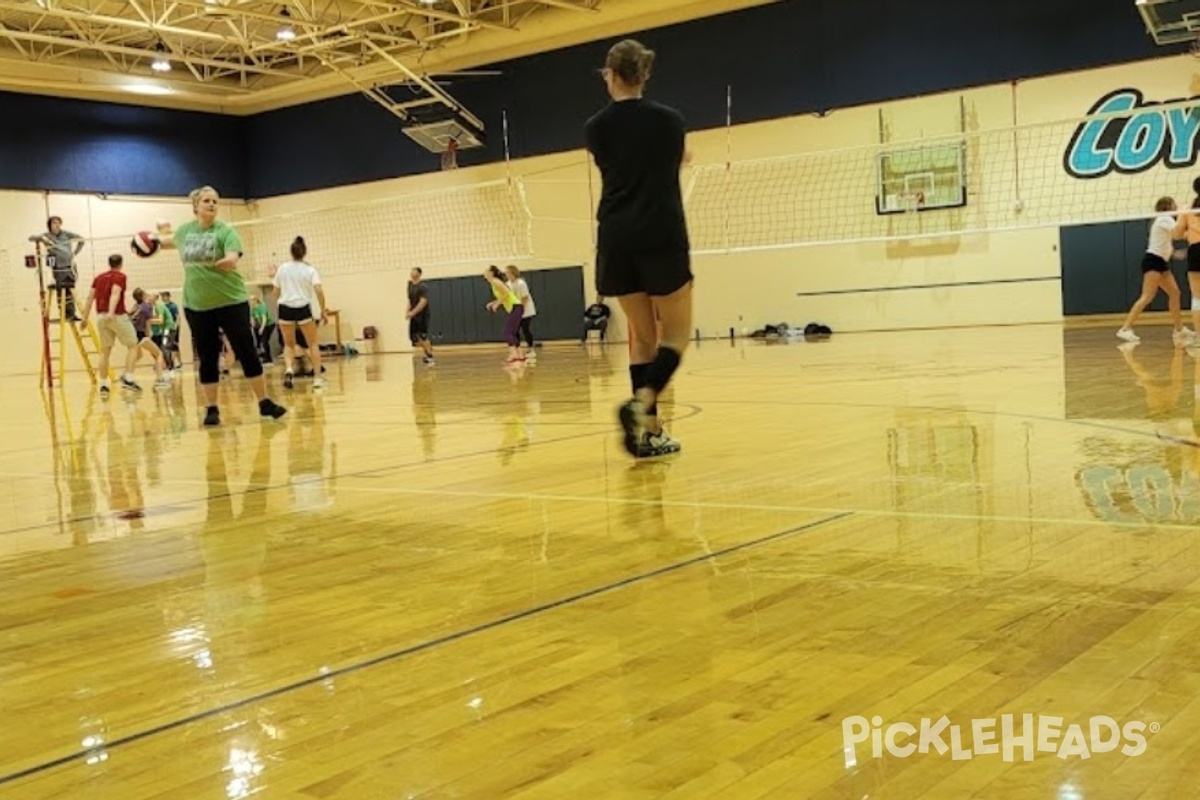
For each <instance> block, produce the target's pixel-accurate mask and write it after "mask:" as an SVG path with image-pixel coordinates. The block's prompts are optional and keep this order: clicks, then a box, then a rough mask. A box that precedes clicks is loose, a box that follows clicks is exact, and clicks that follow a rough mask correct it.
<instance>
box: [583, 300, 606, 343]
mask: <svg viewBox="0 0 1200 800" xmlns="http://www.w3.org/2000/svg"><path fill="white" fill-rule="evenodd" d="M611 316H612V311H611V310H610V309H609V307H608V306H607V305H605V304H604V298H603V297H597V298H596V302H595V303H592V304H591V305H590V306H588V307H587V310H586V311H584V312H583V341H584V342H586V341H587V337H588V331H600V341H602V342H603V341H604V339H605V336H606V335H607V332H608V318H609V317H611Z"/></svg>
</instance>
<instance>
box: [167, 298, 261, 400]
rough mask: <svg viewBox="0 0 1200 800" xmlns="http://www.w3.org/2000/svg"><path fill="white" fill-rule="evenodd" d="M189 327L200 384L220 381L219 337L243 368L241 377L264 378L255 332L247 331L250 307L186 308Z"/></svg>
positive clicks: (250, 329)
mask: <svg viewBox="0 0 1200 800" xmlns="http://www.w3.org/2000/svg"><path fill="white" fill-rule="evenodd" d="M183 313H184V314H185V315H186V316H187V321H188V327H189V328H191V330H192V341H193V342H194V343H195V347H196V356H197V358H199V359H200V383H202V384H205V383H219V382H220V380H221V366H220V364H221V350H222V347H221V333H222V331H223V332H224V333H225V338H226V339H228V340H229V346H230V347H231V348H233V354H234V355H235V356H236V357H237V360H238V363H240V364H241V365H242V374H243V375H245V376H246V377H247V378H257V377H258V376H259V375H262V374H263V367H262V361H260V360H259V358H258V348H257V347H255V344H254V329H253V328H251V327H250V304H249V303H237V304H235V305H232V306H222V307H220V308H212V309H209V310H208V311H194V310H192V309H190V308H185V309H184V310H183Z"/></svg>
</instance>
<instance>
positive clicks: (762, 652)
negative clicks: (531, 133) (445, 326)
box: [0, 324, 1200, 800]
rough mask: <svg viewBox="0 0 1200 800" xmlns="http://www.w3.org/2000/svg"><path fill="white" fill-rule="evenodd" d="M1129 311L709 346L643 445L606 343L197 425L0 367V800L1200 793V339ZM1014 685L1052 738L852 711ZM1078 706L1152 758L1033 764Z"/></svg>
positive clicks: (363, 382) (972, 715)
mask: <svg viewBox="0 0 1200 800" xmlns="http://www.w3.org/2000/svg"><path fill="white" fill-rule="evenodd" d="M1113 330H1114V326H1112V325H1108V324H1105V325H1103V326H1099V327H1095V328H1086V327H1085V328H1077V329H1076V328H1072V329H1068V328H1064V327H1063V326H1059V325H1046V326H1027V327H1011V328H990V329H970V330H959V331H919V332H910V333H892V334H857V335H835V336H834V337H833V338H832V339H831V340H829V341H826V342H821V343H803V342H794V343H787V344H763V343H756V342H741V341H739V342H737V343H730V342H704V343H702V344H700V345H699V347H697V348H695V349H692V350H691V351H689V353H688V354H687V357H686V360H685V362H684V366H683V368H682V370H681V373H680V374H679V377H678V385H677V393H676V395H675V397H674V400H673V402H672V403H671V404H667V405H666V407H667V408H668V410H669V413H670V414H671V415H672V416H673V417H674V419H675V422H674V425H673V431H674V433H675V434H676V436H677V437H678V438H679V439H680V440H681V441H682V442H683V444H684V447H685V451H684V453H683V454H682V455H680V456H678V457H676V458H675V459H674V460H672V461H667V462H663V463H646V464H637V465H634V464H632V463H631V462H630V460H629V459H628V458H626V457H625V456H624V455H623V453H622V452H620V451H619V448H618V446H617V441H616V437H615V435H614V432H613V422H612V417H613V409H614V406H615V404H616V403H617V402H618V401H619V400H620V399H622V398H623V397H624V395H625V394H626V384H627V377H626V376H627V372H626V366H627V362H626V356H625V349H624V347H623V346H621V345H612V346H609V347H607V348H603V347H600V346H598V345H594V344H593V345H591V346H589V347H588V348H587V349H584V348H582V347H580V346H579V345H552V346H549V347H547V348H546V349H545V350H544V352H543V354H542V358H541V363H540V364H538V365H537V366H530V367H526V368H524V369H519V370H505V369H504V368H502V367H501V365H500V359H501V358H502V356H503V353H502V348H500V347H494V348H485V349H472V350H461V351H458V352H452V351H449V350H447V351H444V352H442V353H440V354H439V363H438V366H437V367H435V368H433V369H425V368H423V367H420V366H419V365H418V366H416V367H415V369H414V365H413V363H412V361H411V359H410V358H409V357H407V356H379V357H375V356H362V357H359V358H356V359H351V360H341V359H338V360H335V361H333V362H332V364H331V366H330V378H331V386H330V388H329V389H328V390H327V391H326V392H325V393H324V395H323V396H314V395H313V394H311V393H310V392H309V390H308V387H307V385H306V384H303V383H302V384H299V385H298V388H297V389H296V390H295V391H293V392H291V393H286V392H285V391H284V390H283V389H282V388H281V387H280V385H279V372H278V370H276V371H275V372H274V374H273V375H272V377H271V381H272V383H273V385H274V386H275V387H276V394H277V396H278V397H279V398H281V399H282V401H283V402H284V403H285V404H286V405H287V406H288V407H289V408H290V409H291V413H290V414H289V415H288V416H287V417H286V418H285V420H284V421H283V423H282V424H269V423H267V424H264V423H261V422H260V421H259V420H258V419H257V417H256V416H255V414H254V413H253V412H254V409H253V404H252V403H251V401H250V398H249V395H248V392H247V391H246V390H245V387H244V385H243V384H242V382H241V381H240V379H238V378H235V379H234V380H232V381H230V382H228V383H227V384H226V385H225V388H224V390H223V391H224V393H225V394H224V403H225V419H226V424H225V425H224V426H223V427H222V428H220V429H218V430H212V431H206V430H202V429H200V428H199V427H198V425H197V422H198V417H199V410H198V407H197V399H196V391H195V385H194V383H193V378H192V376H191V372H190V370H189V371H187V372H185V376H184V378H183V379H182V380H181V381H179V382H178V384H177V385H175V386H174V387H173V388H172V389H171V390H170V391H169V392H167V393H164V394H160V393H156V392H154V391H153V390H151V389H150V388H149V384H150V378H149V375H148V373H147V372H146V371H145V367H143V373H142V378H143V381H144V384H145V386H146V391H145V393H144V394H143V395H142V396H141V397H138V398H136V399H132V398H125V397H119V396H118V397H114V398H112V399H110V400H108V401H107V402H104V401H100V400H99V399H98V398H96V397H95V396H94V395H93V394H91V393H90V392H89V390H88V387H87V386H86V385H84V383H85V379H84V378H81V377H80V376H79V375H71V376H70V385H69V386H68V388H67V390H66V392H65V396H64V397H63V398H61V399H58V400H56V402H55V403H54V404H53V408H54V412H53V415H52V416H51V415H49V414H48V410H47V408H48V407H46V406H44V405H43V400H42V398H41V396H40V395H39V394H38V391H37V388H36V378H35V377H29V376H27V377H23V378H19V379H9V380H6V381H4V382H3V384H2V388H0V397H2V402H3V406H4V408H5V410H6V413H5V415H4V418H3V422H2V423H0V426H2V427H0V430H2V432H3V440H2V441H3V444H2V445H0V475H2V479H3V484H2V486H3V496H4V498H5V502H4V503H3V504H0V508H3V511H2V512H0V514H2V517H0V531H2V532H3V535H2V536H0V697H2V698H3V703H2V707H3V711H4V717H3V720H4V725H3V726H0V797H2V798H4V799H5V800H9V798H22V799H23V798H55V799H56V800H58V799H60V798H114V799H117V798H119V800H143V798H145V799H148V798H172V800H175V799H176V798H188V799H189V800H203V799H205V798H213V799H214V800H216V799H217V798H224V799H225V800H236V798H242V797H250V796H254V797H257V798H272V799H274V798H301V799H308V798H312V799H314V800H323V799H324V798H350V799H351V800H373V799H374V798H381V799H382V798H387V799H388V800H398V799H400V798H404V799H407V798H481V799H486V800H496V799H497V798H529V799H532V798H546V799H547V800H549V799H553V800H563V798H621V799H622V800H624V799H626V798H628V799H630V800H640V799H641V798H656V799H657V798H780V799H781V800H792V799H793V798H847V799H848V798H854V800H860V799H861V798H864V797H872V798H874V797H887V798H901V799H903V800H908V799H910V798H920V799H925V798H928V799H929V800H934V798H937V799H939V800H940V799H941V798H969V797H980V798H1039V799H1040V798H1057V799H1058V800H1080V799H1082V798H1087V799H1088V800H1100V799H1102V798H1103V799H1107V798H1113V799H1116V798H1120V800H1133V799H1134V798H1176V797H1183V796H1190V795H1191V794H1194V792H1195V788H1194V787H1195V785H1196V782H1197V780H1198V779H1200V755H1197V751H1196V749H1195V747H1194V743H1195V741H1196V735H1195V731H1196V730H1197V729H1198V725H1200V697H1198V695H1197V689H1198V688H1200V675H1198V669H1200V668H1198V667H1197V665H1198V664H1200V636H1198V635H1197V634H1198V632H1200V605H1198V604H1197V599H1198V598H1197V585H1198V583H1197V582H1198V581H1200V546H1198V539H1197V535H1198V531H1200V529H1198V528H1197V521H1198V520H1200V478H1198V472H1200V458H1198V455H1200V448H1198V447H1197V440H1196V433H1195V432H1194V427H1193V426H1194V425H1196V420H1197V419H1200V414H1198V412H1197V407H1196V401H1195V398H1196V397H1198V396H1200V362H1197V361H1196V360H1193V359H1192V358H1191V357H1190V356H1189V355H1187V354H1186V353H1185V352H1184V351H1182V350H1177V349H1175V348H1173V347H1172V345H1171V343H1170V337H1169V331H1168V330H1167V329H1165V328H1152V327H1144V328H1143V329H1142V333H1143V335H1144V336H1145V337H1146V341H1145V342H1144V343H1143V344H1142V345H1140V346H1139V347H1137V348H1135V349H1133V350H1132V351H1129V352H1122V351H1121V350H1118V348H1117V344H1118V342H1117V340H1116V339H1115V338H1114V336H1113ZM1003 714H1015V715H1017V719H1018V725H1019V724H1020V720H1021V719H1022V717H1021V715H1022V714H1033V715H1037V716H1036V718H1037V719H1039V720H1040V722H1039V723H1038V724H1039V725H1041V724H1044V723H1045V722H1046V720H1047V718H1051V717H1060V718H1062V719H1061V720H1059V721H1058V725H1059V728H1060V730H1059V732H1057V733H1056V732H1054V731H1053V730H1052V731H1051V743H1050V745H1049V747H1050V751H1049V752H1042V751H1039V752H1037V753H1036V757H1034V758H1033V760H1032V761H1024V760H1022V752H1023V750H1021V749H1018V750H1017V751H1016V760H1015V761H1005V760H1004V758H1003V757H1002V755H997V754H985V752H984V749H983V748H980V752H979V753H975V754H974V756H973V757H971V758H959V759H957V760H956V759H955V758H954V757H953V754H952V753H951V752H947V753H945V754H940V753H939V752H938V750H937V749H930V748H928V747H927V748H925V749H926V750H928V752H925V753H921V752H917V753H914V754H912V755H909V756H906V757H899V756H895V755H892V754H890V753H889V752H888V751H887V750H884V751H882V754H881V756H880V757H875V756H874V755H873V753H872V750H871V744H870V741H869V740H868V741H866V742H864V743H862V744H858V745H857V746H855V745H853V744H851V745H849V746H848V745H847V742H846V740H845V738H844V733H843V720H846V719H847V718H853V717H859V716H861V717H865V718H868V719H869V718H871V717H873V716H876V715H878V716H879V717H880V718H881V719H882V722H883V725H884V726H886V725H889V724H891V723H896V722H907V723H909V724H911V725H913V726H914V727H917V728H919V727H920V725H921V720H922V719H929V720H932V721H936V720H938V719H939V718H941V717H942V716H943V715H945V716H946V717H947V718H948V719H949V721H950V722H951V723H952V724H954V725H958V726H960V728H961V731H962V735H963V736H962V738H963V741H962V742H961V745H962V747H965V748H967V749H970V748H971V747H972V741H973V739H972V736H973V733H972V724H973V723H972V721H973V720H976V719H994V718H998V717H1000V716H1001V715H1003ZM1097 716H1107V717H1111V718H1112V719H1113V720H1115V721H1116V723H1117V724H1118V725H1120V726H1124V725H1127V724H1128V723H1131V722H1138V721H1140V722H1141V723H1142V724H1144V725H1145V726H1147V727H1146V731H1147V732H1146V733H1145V734H1144V736H1145V741H1146V744H1145V749H1144V752H1142V753H1141V754H1140V755H1125V754H1123V753H1122V752H1121V751H1120V750H1113V751H1109V752H1100V751H1099V750H1100V749H1103V748H1099V749H1098V751H1097V752H1094V753H1091V754H1090V757H1089V758H1086V759H1084V758H1081V757H1078V756H1068V757H1067V758H1060V757H1058V755H1057V753H1056V751H1055V748H1057V747H1059V746H1060V744H1061V743H1062V742H1064V741H1065V739H1066V738H1067V737H1066V730H1067V727H1068V726H1070V725H1071V724H1074V723H1079V724H1081V725H1082V726H1083V729H1084V730H1085V731H1086V730H1088V725H1089V720H1090V719H1091V718H1092V717H1097ZM1054 722H1055V721H1054V720H1051V723H1052V724H1053V723H1054ZM993 732H994V733H995V734H996V736H995V738H996V739H998V738H999V724H997V725H996V727H995V728H993ZM1019 732H1020V731H1019V730H1018V733H1019ZM1040 734H1041V731H1040V730H1039V735H1040ZM907 741H908V740H907V739H905V738H904V737H903V736H902V737H901V738H900V739H898V740H896V741H895V743H896V744H899V745H903V744H905V743H906V742H907ZM911 741H912V742H913V743H916V742H917V737H915V736H914V737H912V739H911ZM944 741H945V742H946V743H947V744H950V736H949V735H948V734H947V735H946V736H945V737H944ZM1125 741H1126V742H1128V741H1129V739H1125ZM1189 787H1191V788H1189Z"/></svg>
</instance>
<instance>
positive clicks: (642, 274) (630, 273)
mask: <svg viewBox="0 0 1200 800" xmlns="http://www.w3.org/2000/svg"><path fill="white" fill-rule="evenodd" d="M691 282H692V257H691V254H690V253H688V252H686V251H685V252H681V253H663V254H654V255H650V254H638V255H617V254H612V253H597V254H596V291H597V292H599V293H600V294H601V295H603V296H604V297H621V296H622V295H627V294H641V293H645V294H648V295H653V296H655V297H663V296H665V295H669V294H674V293H675V292H677V291H679V290H680V289H682V288H683V287H684V286H687V285H688V284H689V283H691Z"/></svg>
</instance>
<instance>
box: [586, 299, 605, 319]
mask: <svg viewBox="0 0 1200 800" xmlns="http://www.w3.org/2000/svg"><path fill="white" fill-rule="evenodd" d="M610 314H612V312H611V311H609V310H608V306H606V305H604V304H603V303H593V304H592V305H590V306H588V307H587V310H586V311H584V312H583V315H584V316H585V317H587V318H588V319H608V317H609V315H610Z"/></svg>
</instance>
